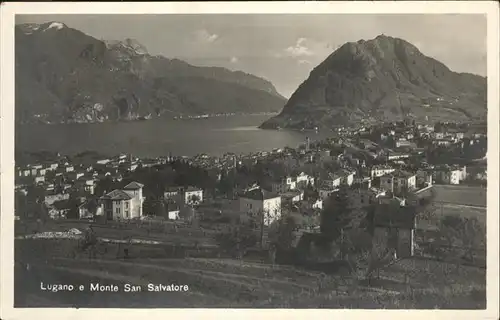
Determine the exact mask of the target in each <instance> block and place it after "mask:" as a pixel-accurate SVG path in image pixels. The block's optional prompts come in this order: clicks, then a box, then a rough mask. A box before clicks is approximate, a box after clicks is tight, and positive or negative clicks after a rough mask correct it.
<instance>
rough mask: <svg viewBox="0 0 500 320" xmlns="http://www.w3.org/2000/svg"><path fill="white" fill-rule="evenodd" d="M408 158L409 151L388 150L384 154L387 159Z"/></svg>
mask: <svg viewBox="0 0 500 320" xmlns="http://www.w3.org/2000/svg"><path fill="white" fill-rule="evenodd" d="M409 158H410V154H409V153H401V152H389V153H388V154H387V156H386V159H387V161H395V160H403V159H409Z"/></svg>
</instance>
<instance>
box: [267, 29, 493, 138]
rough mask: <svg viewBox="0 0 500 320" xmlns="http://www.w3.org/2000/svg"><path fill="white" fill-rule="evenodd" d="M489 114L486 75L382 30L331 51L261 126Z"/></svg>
mask: <svg viewBox="0 0 500 320" xmlns="http://www.w3.org/2000/svg"><path fill="white" fill-rule="evenodd" d="M485 116H486V78H484V77H481V76H478V75H473V74H470V73H457V72H453V71H451V70H450V69H449V68H448V67H447V66H446V65H444V64H443V63H441V62H440V61H438V60H436V59H434V58H432V57H428V56H425V55H424V54H423V53H422V52H420V50H419V49H418V48H417V47H416V46H414V45H413V44H411V43H409V42H408V41H406V40H403V39H400V38H394V37H390V36H386V35H379V36H377V37H376V38H374V39H371V40H359V41H357V42H348V43H345V44H344V45H342V46H341V47H339V48H338V49H337V50H335V51H334V52H333V53H331V54H330V55H329V56H328V57H327V58H326V59H325V60H324V61H323V62H321V63H320V64H319V65H318V66H316V67H315V68H314V69H313V70H312V71H311V72H310V74H309V77H308V78H307V79H306V80H305V81H304V82H303V83H301V84H300V85H299V87H298V88H297V90H296V91H295V92H294V93H293V94H292V95H291V97H290V99H289V100H288V102H287V103H286V105H285V107H284V108H283V110H282V112H281V113H280V114H279V115H277V116H276V117H273V118H271V119H269V120H268V121H266V122H264V123H263V124H262V125H261V128H277V127H280V128H294V129H299V128H313V127H331V126H335V125H340V124H349V123H355V122H359V121H397V120H403V119H408V118H410V119H428V118H429V117H437V118H449V119H451V120H467V119H484V118H485ZM436 120H438V119H436Z"/></svg>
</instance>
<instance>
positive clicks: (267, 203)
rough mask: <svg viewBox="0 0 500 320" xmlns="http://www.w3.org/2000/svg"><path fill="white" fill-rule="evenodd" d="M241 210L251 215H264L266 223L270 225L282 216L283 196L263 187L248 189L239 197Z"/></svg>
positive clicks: (257, 216) (258, 216)
mask: <svg viewBox="0 0 500 320" xmlns="http://www.w3.org/2000/svg"><path fill="white" fill-rule="evenodd" d="M239 203H240V211H241V212H245V213H247V214H249V215H250V216H251V217H254V218H260V217H262V215H263V219H264V220H263V222H264V225H269V224H271V223H272V222H273V221H275V220H277V219H279V217H280V216H281V196H279V195H278V194H276V193H273V192H269V191H267V190H264V189H262V188H261V187H255V188H252V189H250V190H247V191H246V192H245V193H243V194H242V195H241V196H240V198H239Z"/></svg>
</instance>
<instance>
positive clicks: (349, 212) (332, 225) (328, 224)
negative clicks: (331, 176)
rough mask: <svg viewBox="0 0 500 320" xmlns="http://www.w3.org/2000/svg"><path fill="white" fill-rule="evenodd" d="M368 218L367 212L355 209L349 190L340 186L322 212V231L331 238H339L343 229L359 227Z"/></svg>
mask: <svg viewBox="0 0 500 320" xmlns="http://www.w3.org/2000/svg"><path fill="white" fill-rule="evenodd" d="M365 218H366V212H364V210H360V209H354V208H353V207H352V206H351V204H350V200H349V190H348V188H347V187H346V186H342V187H340V189H339V191H337V192H335V193H334V194H333V195H332V196H331V197H330V198H329V199H328V200H327V202H326V205H325V207H324V209H323V210H322V212H321V232H322V233H323V234H325V235H326V236H327V237H329V238H330V239H331V240H336V239H338V238H339V237H340V236H341V234H342V230H344V229H346V228H352V227H359V225H360V224H361V222H362V221H363V220H364V219H365Z"/></svg>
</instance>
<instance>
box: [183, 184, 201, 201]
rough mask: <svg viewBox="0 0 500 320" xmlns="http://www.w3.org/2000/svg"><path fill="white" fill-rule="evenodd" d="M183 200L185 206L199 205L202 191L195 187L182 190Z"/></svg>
mask: <svg viewBox="0 0 500 320" xmlns="http://www.w3.org/2000/svg"><path fill="white" fill-rule="evenodd" d="M183 198H184V203H185V204H191V205H193V204H199V203H200V202H203V190H202V189H199V188H195V187H188V188H186V190H184V196H183Z"/></svg>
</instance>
